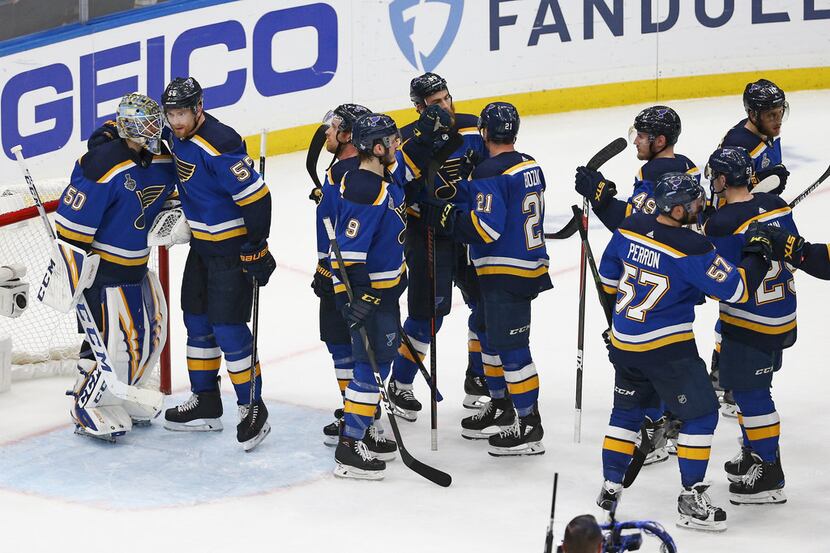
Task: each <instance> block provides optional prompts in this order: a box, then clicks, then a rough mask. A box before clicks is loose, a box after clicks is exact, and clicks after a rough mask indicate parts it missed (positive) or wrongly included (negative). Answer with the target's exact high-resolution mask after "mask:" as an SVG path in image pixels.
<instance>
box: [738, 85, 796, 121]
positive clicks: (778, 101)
mask: <svg viewBox="0 0 830 553" xmlns="http://www.w3.org/2000/svg"><path fill="white" fill-rule="evenodd" d="M781 107H783V108H784V116H785V117H786V115H787V113H788V112H789V107H790V106H789V104H788V103H787V98H786V96H785V95H784V91H783V90H781V88H779V87H778V85H776V84H775V83H774V82H772V81H769V80H767V79H758V80H757V81H755V82H752V83H747V85H746V88H744V109H746V111H751V112H754V113H755V114H756V115H757V114H761V113H763V112H765V111H769V110H771V109H776V108H781Z"/></svg>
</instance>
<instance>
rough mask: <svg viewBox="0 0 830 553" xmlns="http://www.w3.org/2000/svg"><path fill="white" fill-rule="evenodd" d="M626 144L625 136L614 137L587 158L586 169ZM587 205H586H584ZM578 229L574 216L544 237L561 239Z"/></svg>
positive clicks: (616, 152)
mask: <svg viewBox="0 0 830 553" xmlns="http://www.w3.org/2000/svg"><path fill="white" fill-rule="evenodd" d="M627 146H628V142H627V141H626V140H625V138H622V137H620V138H615V139H614V140H612V141H611V142H609V143H608V145H607V146H605V147H604V148H603V149H602V150H600V151H598V152H597V153H595V154H594V157H592V158H591V159H590V160H588V164H587V165H586V167H587V168H588V169H593V170H595V171H596V170H597V169H599V168H600V167H602V166H603V165H605V162H606V161H608V160H609V159H611V158H613V157H615V156H616V155H618V154H620V153H622V151H623V150H625V148H626V147H627ZM586 207H587V206H586ZM577 230H579V220H578V219H577V218H576V216H574V217H571V219H570V221H568V222H567V223H565V226H564V227H562V228H561V229H559V230H557V231H556V232H546V233H545V239H546V240H563V239H565V238H570V237H571V236H573V235H574V233H575V232H576V231H577Z"/></svg>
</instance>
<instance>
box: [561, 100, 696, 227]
mask: <svg viewBox="0 0 830 553" xmlns="http://www.w3.org/2000/svg"><path fill="white" fill-rule="evenodd" d="M680 130H681V124H680V116H679V115H677V112H676V111H674V110H673V109H672V108H670V107H667V106H651V107H648V108H646V109H644V110H642V111H641V112H640V113H639V114H637V117H635V118H634V125H632V127H631V129H630V130H629V139H630V140H631V142H632V143H633V144H634V146H635V147H636V148H637V159H639V160H642V161H645V162H646V163H645V165H643V166H642V167H641V168H640V171H639V172H638V173H637V175H636V176H635V177H634V190H633V192H632V193H631V196H630V197H629V198H628V201H622V200H618V199H616V198H615V197H614V196H616V194H617V186H616V185H615V184H614V183H613V182H612V181H610V180H608V179H606V178H605V177H604V176H603V175H602V173H600V172H599V171H596V170H593V169H589V168H587V167H578V168H577V170H576V176H575V182H576V191H577V192H579V194H581V195H582V196H585V197H587V198H588V199H589V200H590V202H591V208H592V209H593V210H594V213H595V214H596V215H597V217H599V219H600V221H602V223H603V224H604V225H605V226H606V227H607V228H608V230H610V231H612V232H613V231H614V230H615V229H616V228H617V227H618V226H619V225H620V223H621V222H622V221H623V219H624V218H625V217H628V216H629V215H631V214H632V213H656V204H655V203H654V185H655V184H656V183H657V180H658V179H659V178H660V177H661V176H662V175H664V174H666V173H672V172H680V173H688V174H690V175H692V176H694V177H695V179H697V181H698V182H700V170H699V169H698V168H697V167H696V166H695V164H694V163H692V161H691V160H690V159H689V158H687V157H686V156H684V155H682V154H677V153H675V151H674V147H675V144H677V139H678V138H679V137H680Z"/></svg>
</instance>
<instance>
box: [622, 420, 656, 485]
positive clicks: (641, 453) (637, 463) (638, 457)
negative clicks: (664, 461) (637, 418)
mask: <svg viewBox="0 0 830 553" xmlns="http://www.w3.org/2000/svg"><path fill="white" fill-rule="evenodd" d="M650 446H651V442H650V441H649V438H648V433H647V432H646V429H645V427H641V428H640V445H638V446H637V447H636V449H634V456H633V457H632V458H631V462H630V463H628V468H627V469H626V471H625V475H624V476H623V481H622V485H623V488H628V487H630V486H631V484H633V483H634V480H636V479H637V475H638V474H640V469H642V468H643V465H644V464H645V462H646V457H648V454H649V453H650V452H649V451H646V448H650Z"/></svg>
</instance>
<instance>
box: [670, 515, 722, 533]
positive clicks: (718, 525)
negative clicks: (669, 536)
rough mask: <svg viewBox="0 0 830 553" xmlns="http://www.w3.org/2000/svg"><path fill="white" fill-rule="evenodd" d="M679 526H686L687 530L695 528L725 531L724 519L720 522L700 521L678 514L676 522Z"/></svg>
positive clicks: (698, 529) (703, 530)
mask: <svg viewBox="0 0 830 553" xmlns="http://www.w3.org/2000/svg"><path fill="white" fill-rule="evenodd" d="M676 524H677V526H678V527H679V528H686V529H687V530H697V531H699V532H725V531H726V521H725V520H722V521H720V522H701V521H699V520H697V519H695V518H694V517H690V516H686V515H680V518H679V519H678V520H677V522H676Z"/></svg>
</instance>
